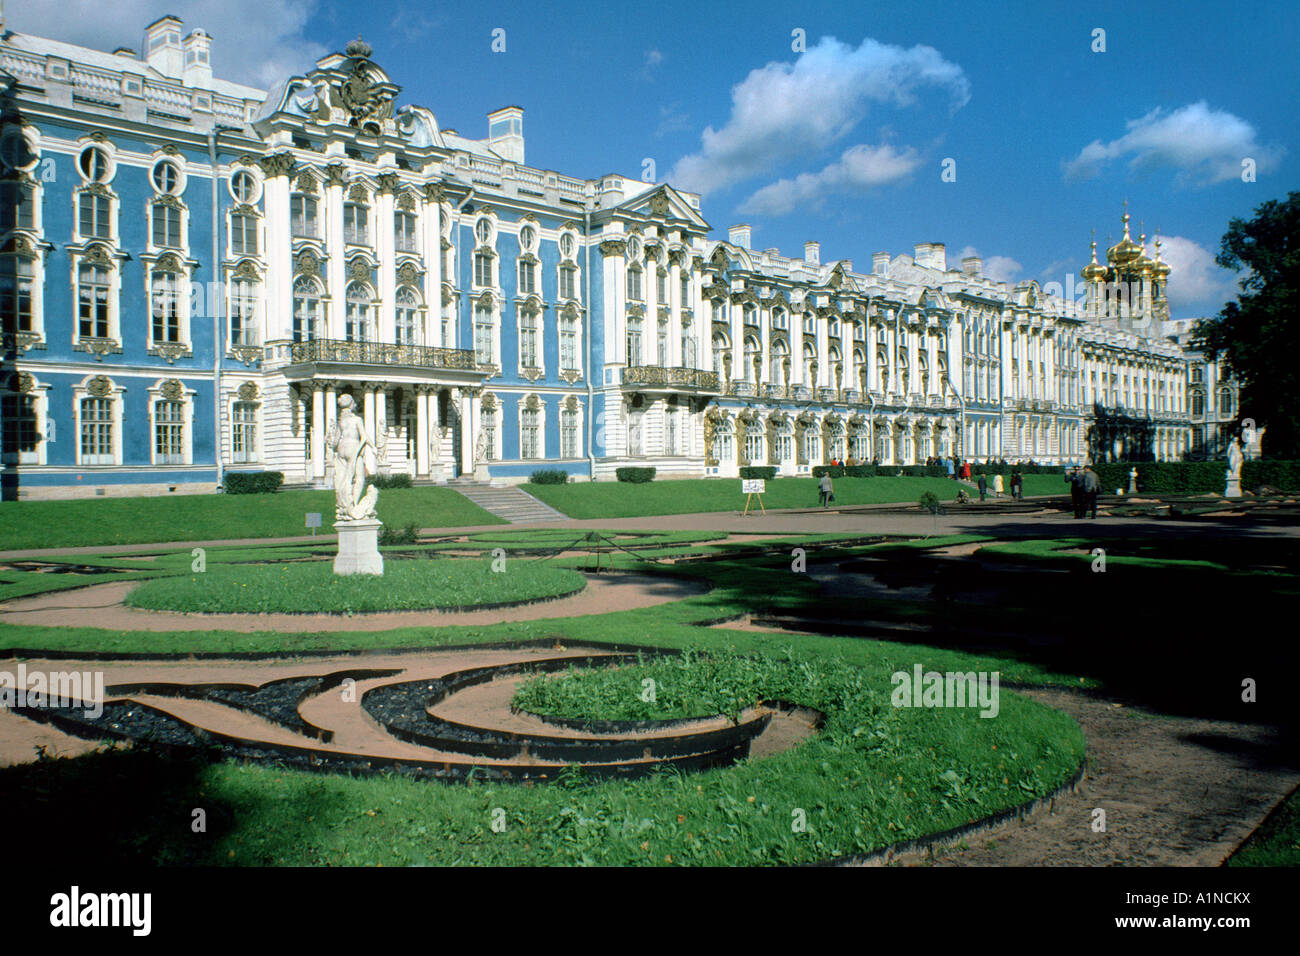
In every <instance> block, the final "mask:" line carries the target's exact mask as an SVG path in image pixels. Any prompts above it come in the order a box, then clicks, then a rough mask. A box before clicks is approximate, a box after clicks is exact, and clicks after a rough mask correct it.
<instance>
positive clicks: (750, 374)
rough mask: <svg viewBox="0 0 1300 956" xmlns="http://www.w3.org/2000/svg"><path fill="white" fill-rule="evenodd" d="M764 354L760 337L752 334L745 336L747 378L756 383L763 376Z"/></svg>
mask: <svg viewBox="0 0 1300 956" xmlns="http://www.w3.org/2000/svg"><path fill="white" fill-rule="evenodd" d="M762 372H763V356H762V353H761V352H760V350H759V345H758V339H757V338H755V337H754V336H752V335H747V336H745V378H746V379H748V380H749V381H751V382H754V383H755V384H757V383H758V381H759V380H760V379H761V378H762Z"/></svg>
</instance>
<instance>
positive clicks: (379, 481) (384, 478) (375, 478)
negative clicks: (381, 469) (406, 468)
mask: <svg viewBox="0 0 1300 956" xmlns="http://www.w3.org/2000/svg"><path fill="white" fill-rule="evenodd" d="M369 483H370V484H372V485H374V486H375V487H376V488H378V489H380V490H381V491H382V490H383V489H385V488H412V487H414V481H413V480H412V478H411V476H410V475H408V474H406V473H405V472H402V473H399V474H396V475H371V476H370V478H369Z"/></svg>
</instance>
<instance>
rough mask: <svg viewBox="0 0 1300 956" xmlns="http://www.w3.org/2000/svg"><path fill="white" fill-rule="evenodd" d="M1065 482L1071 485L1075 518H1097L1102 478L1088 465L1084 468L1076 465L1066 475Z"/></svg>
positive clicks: (1071, 498)
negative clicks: (1098, 496)
mask: <svg viewBox="0 0 1300 956" xmlns="http://www.w3.org/2000/svg"><path fill="white" fill-rule="evenodd" d="M1065 480H1066V481H1067V482H1069V483H1070V503H1071V504H1073V505H1074V516H1075V517H1076V518H1082V517H1084V516H1085V515H1087V516H1088V517H1090V518H1095V517H1097V495H1098V494H1099V493H1100V492H1101V478H1099V477H1098V476H1097V473H1096V472H1095V471H1093V470H1092V468H1091V467H1089V466H1087V465H1085V466H1083V467H1082V468H1080V467H1079V466H1078V465H1075V466H1074V467H1073V468H1072V469H1070V470H1069V471H1067V472H1066V473H1065Z"/></svg>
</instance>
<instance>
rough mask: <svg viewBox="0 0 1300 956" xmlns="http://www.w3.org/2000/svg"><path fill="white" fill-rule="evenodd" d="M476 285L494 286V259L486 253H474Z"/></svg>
mask: <svg viewBox="0 0 1300 956" xmlns="http://www.w3.org/2000/svg"><path fill="white" fill-rule="evenodd" d="M474 284H475V285H477V286H490V285H492V257H491V256H490V255H488V254H487V253H486V252H476V253H474Z"/></svg>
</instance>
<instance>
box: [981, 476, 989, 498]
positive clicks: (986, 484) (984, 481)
mask: <svg viewBox="0 0 1300 956" xmlns="http://www.w3.org/2000/svg"><path fill="white" fill-rule="evenodd" d="M979 486H980V501H983V500H984V496H985V494H986V493H987V492H988V490H989V480H988V478H986V477H985V476H984V473H983V472H980V480H979Z"/></svg>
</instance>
